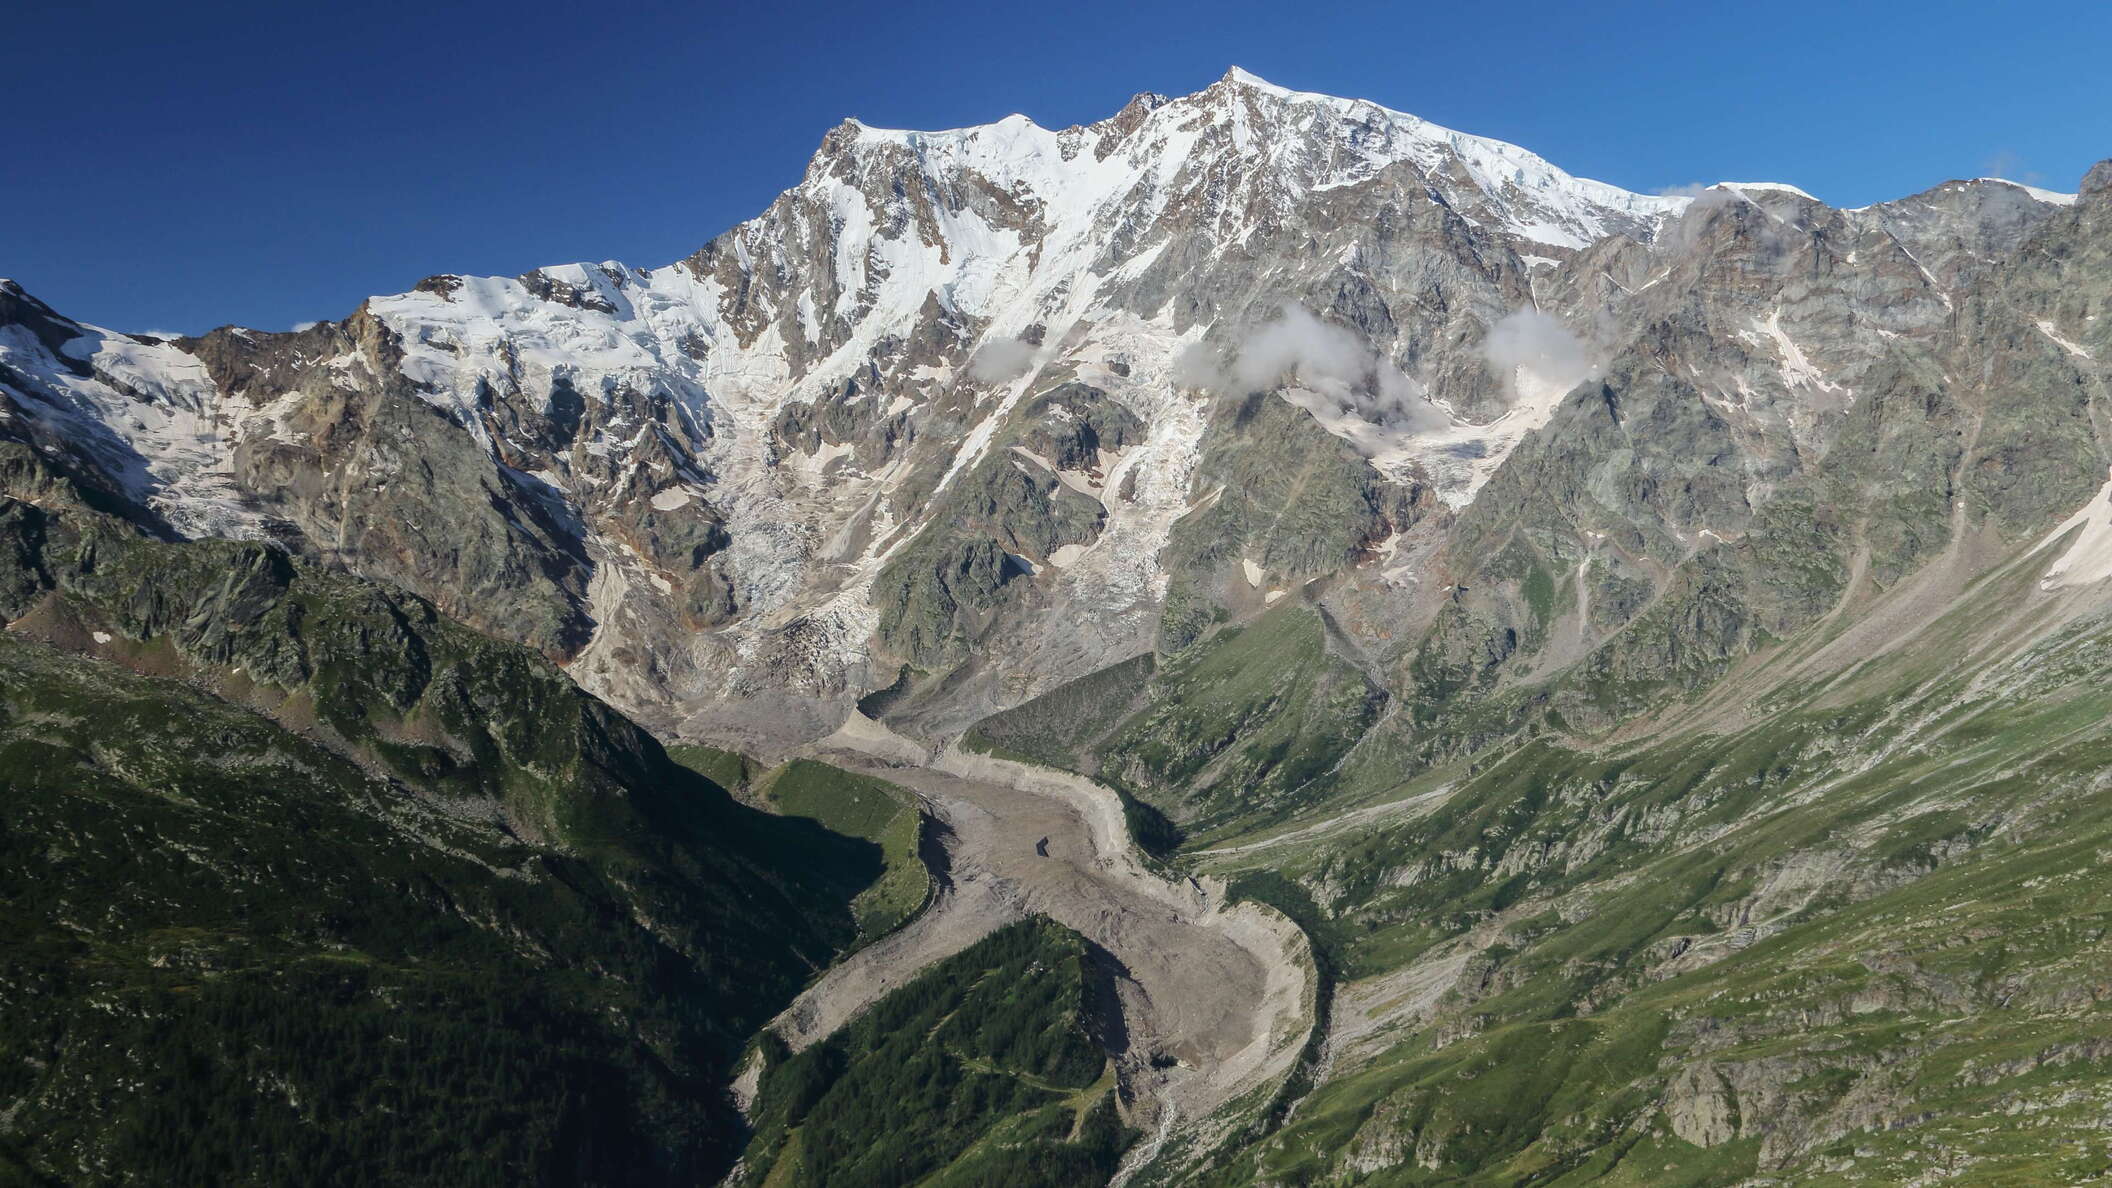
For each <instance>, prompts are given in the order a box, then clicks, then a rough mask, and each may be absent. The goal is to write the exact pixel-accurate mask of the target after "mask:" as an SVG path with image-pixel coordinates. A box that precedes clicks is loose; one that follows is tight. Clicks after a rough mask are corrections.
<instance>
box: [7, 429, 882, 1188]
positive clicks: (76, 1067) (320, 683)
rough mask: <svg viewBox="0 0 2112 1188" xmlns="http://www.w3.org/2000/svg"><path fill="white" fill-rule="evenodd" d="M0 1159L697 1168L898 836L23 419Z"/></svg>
mask: <svg viewBox="0 0 2112 1188" xmlns="http://www.w3.org/2000/svg"><path fill="white" fill-rule="evenodd" d="M0 471H4V473H5V476H6V487H5V497H0V559H4V562H0V617H4V618H6V619H7V620H8V622H9V630H8V631H7V632H5V633H4V634H0V669H4V679H0V850H4V851H5V855H6V859H5V861H4V862H0V869H4V871H5V873H4V874H0V896H4V899H5V902H6V905H7V911H6V913H5V922H4V928H5V931H6V934H7V939H6V943H5V944H4V945H0V1036H4V1037H5V1038H4V1043H0V1051H4V1053H5V1056H4V1058H0V1080H4V1084H5V1088H4V1089H0V1093H4V1094H5V1095H6V1096H7V1098H8V1099H9V1102H10V1106H9V1108H8V1109H7V1112H6V1121H5V1123H4V1125H0V1172H4V1173H5V1175H4V1178H6V1179H8V1180H9V1181H10V1182H14V1181H20V1182H25V1183H32V1184H36V1183H47V1182H49V1183H89V1182H93V1183H105V1182H107V1183H141V1184H147V1183H202V1182H215V1183H250V1184H280V1183H288V1182H300V1183H316V1184H325V1183H340V1182H342V1183H355V1182H357V1183H370V1182H373V1181H374V1179H375V1178H377V1177H379V1178H383V1179H389V1180H392V1181H397V1182H424V1183H439V1182H447V1183H492V1184H518V1183H549V1184H559V1183H564V1184H582V1183H584V1184H643V1183H666V1184H694V1183H698V1182H700V1181H703V1180H708V1179H710V1178H712V1177H714V1176H715V1175H716V1174H718V1172H719V1171H721V1170H723V1169H724V1167H725V1166H727V1164H729V1163H730V1162H731V1160H732V1158H733V1156H734V1153H735V1150H736V1148H737V1144H738V1141H739V1137H740V1132H741V1126H740V1123H739V1120H738V1118H737V1117H736V1116H735V1114H734V1113H733V1107H732V1104H731V1101H730V1098H729V1097H728V1095H727V1092H726V1087H725V1085H726V1080H727V1078H728V1076H729V1075H730V1071H729V1070H730V1067H731V1063H732V1061H733V1059H734V1057H735V1056H736V1054H737V1053H738V1052H739V1050H740V1049H741V1047H742V1045H743V1044H744V1043H745V1042H746V1040H747V1038H748V1037H749V1035H750V1034H751V1033H752V1032H753V1031H754V1029H755V1028H756V1027H757V1026H759V1025H760V1024H761V1023H762V1022H763V1021H764V1020H766V1019H767V1018H768V1017H769V1016H770V1015H771V1014H772V1013H774V1012H775V1011H776V1010H777V1009H779V1008H780V1007H781V1006H782V1005H783V1004H784V1002H786V1001H788V1000H789V999H790V997H791V995H792V994H793V993H794V992H795V991H796V990H797V989H798V988H799V987H800V985H801V984H803V983H804V982H805V980H806V979H807V978H808V977H809V976H810V975H811V973H812V971H813V970H814V969H816V968H818V967H820V966H822V965H825V964H826V963H827V962H828V961H829V960H830V958H831V956H832V954H833V952H834V950H835V949H836V948H837V947H838V946H840V945H842V944H843V943H845V942H846V941H848V940H849V938H850V936H851V932H852V921H851V916H850V910H849V900H850V898H851V896H852V895H853V894H855V893H856V892H858V891H859V890H860V889H862V888H863V887H864V885H865V884H866V883H867V882H869V881H870V880H871V878H872V877H873V875H874V874H875V873H877V869H878V865H879V860H878V856H877V855H876V854H874V853H873V852H872V851H873V849H874V847H871V846H869V845H867V844H866V843H862V842H858V841H854V840H852V839H848V838H842V837H838V836H836V835H833V834H829V833H827V832H826V831H824V830H822V829H820V828H819V827H816V826H813V825H811V824H810V823H807V822H801V821H796V820H788V819H779V818H774V817H769V816H766V815H764V814H761V813H758V812H755V811H754V810H751V809H747V808H744V807H742V806H740V805H738V804H736V803H735V802H734V801H733V800H732V799H731V798H729V797H728V795H727V794H726V792H725V790H724V789H722V788H720V787H718V786H717V785H715V784H713V783H711V782H710V781H709V780H707V779H705V778H703V777H702V776H699V775H697V774H695V773H693V772H691V771H689V770H687V769H685V768H682V767H680V766H678V765H676V764H675V763H674V762H672V761H671V760H670V759H669V758H668V757H667V755H666V754H665V753H664V752H663V751H662V750H661V748H660V746H659V745H658V744H657V743H656V742H654V741H653V739H652V738H651V737H650V736H649V735H647V734H645V733H644V732H643V731H641V730H639V729H638V728H637V727H636V726H634V725H633V724H631V723H630V722H629V721H628V720H626V719H624V718H623V717H622V716H621V715H619V714H617V713H616V712H615V711H613V710H610V709H609V708H608V707H607V706H605V705H602V704H601V703H600V702H598V701H596V700H595V699H593V698H592V697H591V696H589V695H587V694H585V693H583V692H581V691H580V690H579V689H578V688H577V687H576V686H575V685H573V684H572V683H571V682H570V681H569V680H567V679H566V678H565V677H564V675H563V674H562V673H560V672H559V671H557V670H556V669H555V668H554V667H553V666H551V665H550V664H549V663H548V662H546V661H544V660H543V659H541V658H540V657H537V656H535V655H534V654H533V653H530V652H527V651H525V650H523V649H521V648H519V647H518V646H515V645H511V644H505V643H500V642H497V641H494V640H491V639H490V638H488V637H486V636H483V635H480V634H478V633H475V632H472V631H470V630H468V629H467V628H464V627H462V626H460V625H458V624H454V623H451V622H449V621H448V620H446V619H444V618H443V617H441V616H440V615H438V614H437V613H436V612H435V611H434V610H433V608H432V607H431V606H430V605H429V604H427V603H425V602H424V601H423V600H421V599H418V598H417V597H415V596H412V595H408V594H405V593H403V592H401V591H399V590H394V589H391V588H387V587H382V586H377V585H374V584H372V583H369V582H366V581H363V580H360V579H356V578H352V577H348V576H345V575H343V574H342V573H337V572H331V571H317V570H315V569H312V568H311V567H309V566H308V565H306V564H305V563H301V562H296V561H294V560H293V559H291V558H289V557H288V556H287V555H286V554H285V553H284V552H283V551H282V550H280V549H279V548H277V547H276V546H273V545H269V544H263V543H257V542H250V541H218V540H200V541H193V542H165V541H156V540H153V539H150V538H148V537H145V536H143V535H142V534H141V533H140V532H139V531H138V529H136V528H135V527H134V526H133V525H131V524H130V523H127V522H125V521H123V520H119V519H117V518H115V517H112V516H109V515H107V514H104V513H102V512H99V511H97V510H95V509H94V508H93V507H91V506H89V503H90V502H91V500H92V493H89V492H82V491H78V490H76V489H75V488H73V487H72V485H71V484H70V483H69V482H67V481H66V480H65V479H64V478H63V477H61V476H58V475H56V474H54V473H53V472H51V471H50V470H49V469H48V468H46V467H44V466H42V465H41V464H40V463H39V462H38V461H37V460H36V459H35V458H34V457H33V456H31V455H29V454H28V453H27V451H24V450H22V449H21V448H20V447H19V446H12V445H9V446H0Z"/></svg>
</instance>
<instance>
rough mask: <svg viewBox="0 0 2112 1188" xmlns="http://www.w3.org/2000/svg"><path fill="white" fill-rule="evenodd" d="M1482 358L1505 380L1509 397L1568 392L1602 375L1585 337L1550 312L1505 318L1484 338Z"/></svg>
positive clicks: (1524, 311) (1518, 312)
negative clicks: (1578, 335)
mask: <svg viewBox="0 0 2112 1188" xmlns="http://www.w3.org/2000/svg"><path fill="white" fill-rule="evenodd" d="M1481 357H1482V360H1483V361H1484V362H1486V363H1487V364H1488V365H1489V369H1490V370H1491V371H1493V372H1495V373H1496V375H1497V376H1498V377H1499V378H1501V379H1502V380H1503V383H1504V389H1505V393H1506V395H1508V396H1509V398H1510V399H1511V400H1512V401H1513V402H1516V401H1517V400H1518V399H1519V398H1520V397H1521V396H1532V395H1538V396H1544V395H1546V394H1547V393H1550V392H1552V393H1556V394H1560V393H1564V392H1567V391H1569V390H1570V389H1571V388H1574V387H1576V386H1577V385H1578V384H1581V383H1583V382H1584V381H1585V380H1588V379H1590V378H1592V377H1593V376H1595V375H1597V374H1598V373H1599V366H1600V365H1599V362H1598V360H1597V359H1595V358H1594V357H1593V354H1592V350H1591V348H1590V347H1589V346H1587V345H1586V344H1585V342H1584V340H1583V339H1581V338H1578V337H1577V336H1576V335H1575V334H1573V333H1571V332H1570V329H1569V327H1567V326H1565V325H1563V324H1562V323H1561V321H1560V320H1558V319H1556V318H1555V317H1553V316H1552V315H1550V314H1544V313H1541V312H1540V311H1539V310H1537V309H1520V310H1514V311H1512V312H1511V313H1508V314H1505V315H1504V316H1503V317H1501V318H1499V319H1497V321H1496V324H1495V325H1493V326H1491V327H1489V334H1488V337H1486V338H1484V339H1482V340H1481Z"/></svg>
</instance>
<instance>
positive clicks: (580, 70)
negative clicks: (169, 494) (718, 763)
mask: <svg viewBox="0 0 2112 1188" xmlns="http://www.w3.org/2000/svg"><path fill="white" fill-rule="evenodd" d="M1838 7H1839V8H1840V9H1841V11H1836V6H1835V5H1831V4H1811V3H1798V2H1794V0H1790V2H1783V0H1778V2H1776V3H1768V4H1760V5H1752V6H1748V5H1731V4H1716V3H1693V2H1691V0H1690V2H1689V3H1683V4H1663V3H1649V4H1645V3H1606V2H1599V3H1590V4H1586V3H1574V2H1572V3H1552V2H1539V0H1512V2H1510V3H1496V4H1489V3H1457V2H1453V3H1444V4H1429V3H1412V4H1371V3H1349V4H1327V3H1283V2H1281V0H1279V2H1276V3H1266V4H1258V3H1244V2H1229V0H1212V2H1209V3H1194V4H1160V5H1146V6H1133V5H1131V4H1127V3H1103V2H1099V0H1092V2H1086V3H1048V2H1043V3H1038V4H1033V5H1028V6H1019V7H1010V6H1006V5H1002V4H991V3H974V2H970V3H961V2H959V0H955V2H952V3H942V4H886V5H883V4H872V5H854V4H847V3H788V2H783V0H780V2H778V3H755V4H743V5H733V4H691V5H683V4H672V3H655V4H626V3H621V2H620V0H618V2H612V3H607V4H595V3H593V2H592V0H589V2H587V3H563V4H557V3H546V2H543V0H516V2H514V3H508V4H496V3H492V4H487V3H471V4H458V5H446V4H444V3H436V4H431V5H428V4H399V3H394V2H391V0H378V2H376V3H370V4H366V5H344V4H290V3H284V2H276V3H269V4H265V3H246V2H232V3H220V4H214V5H197V6H192V5H179V4H171V3H168V0H156V2H154V3H143V2H137V0H135V2H130V3H97V2H94V0H83V2H77V3H71V4H39V5H34V6H32V5H28V4H21V5H14V6H12V8H11V11H10V12H9V13H8V15H7V17H6V19H5V21H4V24H0V29H4V34H5V37H6V39H7V41H8V43H9V53H8V55H7V84H6V86H7V90H8V92H9V97H10V102H9V103H8V104H7V113H6V118H5V121H4V125H0V126H4V127H5V129H6V148H5V152H4V155H0V161H4V162H5V164H4V165H0V276H12V277H14V278H16V279H17V280H19V281H21V282H22V283H23V284H24V285H26V286H27V287H28V288H29V289H30V291H31V292H34V293H36V294H38V295H40V296H42V297H43V298H44V299H45V300H47V301H49V302H51V303H52V304H54V305H56V306H57V307H58V308H59V309H60V310H61V311H62V312H65V313H69V314H71V315H73V316H75V317H78V318H82V319H84V320H88V321H94V322H99V323H101V324H104V325H108V326H114V327H117V328H120V329H135V330H146V329H169V330H178V331H197V330H202V329H205V328H207V327H210V326H213V325H218V324H221V323H224V322H236V323H240V324H244V325H253V326H262V327H266V328H272V329H280V328H284V327H286V326H288V325H290V324H292V323H294V322H297V321H304V320H308V319H314V318H326V317H337V316H341V315H343V314H344V313H346V312H348V311H349V310H350V309H351V308H352V307H353V306H354V305H355V304H357V303H358V301H359V300H360V298H362V297H363V296H365V295H367V294H369V293H379V292H397V291H401V290H402V289H404V288H406V287H408V286H409V285H411V284H412V283H414V282H416V281H417V280H418V279H419V278H420V277H423V276H426V275H429V274H432V273H437V272H471V273H506V274H512V273H519V272H523V271H526V270H527V269H529V268H532V267H535V266H538V265H541V264H550V263H559V262H564V261H569V260H582V259H585V260H600V259H620V260H624V261H627V262H630V263H635V264H640V265H646V266H651V265H658V264H663V263H666V262H668V261H670V260H673V259H676V258H678V257H680V256H683V255H686V254H687V253H689V252H690V251H692V250H694V249H695V248H696V247H697V246H698V245H699V244H701V243H703V242H704V241H705V240H706V239H708V238H710V237H711V236H712V235H713V234H715V233H717V232H718V231H720V230H723V229H724V228H726V227H727V226H729V225H731V224H733V223H735V222H738V221H739V220H741V219H743V218H746V217H748V216H749V215H751V214H753V213H755V212H756V211H758V210H760V209H761V208H762V207H763V206H764V205H765V204H766V203H768V201H769V200H770V198H771V197H772V195H774V194H775V193H776V192H777V191H779V190H781V189H783V188H785V187H786V186H788V185H790V184H792V183H793V182H794V181H796V180H797V179H798V177H799V174H800V169H801V167H802V165H803V164H804V162H805V160H806V158H807V156H808V154H809V153H811V152H812V151H813V149H814V147H815V145H816V144H817V143H818V142H819V140H820V138H821V135H822V133H823V132H824V131H826V130H827V129H828V128H829V127H830V126H831V125H833V124H834V123H836V122H837V121H838V120H839V119H841V118H842V117H844V116H846V115H855V116H857V117H859V118H860V119H863V120H864V121H865V122H867V123H869V124H874V125H879V126H883V127H912V128H944V127H956V126H959V125H962V124H970V123H982V122H986V121H989V120H993V119H996V118H998V117H1001V116H1004V115H1006V114H1008V113H1010V112H1014V111H1020V112H1025V113H1026V114H1027V115H1029V116H1031V117H1033V118H1034V119H1035V120H1036V121H1037V122H1039V123H1041V124H1043V125H1045V126H1048V127H1062V126H1065V125H1067V124H1072V123H1082V122H1088V121H1091V120H1094V119H1097V118H1100V117H1103V116H1106V115H1108V114H1110V113H1112V112H1114V111H1115V110H1116V109H1117V108H1119V107H1120V106H1121V105H1122V103H1123V102H1124V101H1125V100H1126V99H1127V98H1128V97H1129V96H1130V95H1131V94H1132V93H1134V92H1137V91H1142V90H1156V91H1163V92H1166V93H1168V94H1183V93H1186V92H1189V91H1193V90H1197V89H1199V88H1201V87H1203V86H1206V85H1208V84H1209V83H1210V81H1211V80H1213V79H1214V78H1216V77H1217V76H1218V75H1219V74H1221V73H1223V71H1224V69H1225V67H1226V66H1227V65H1229V64H1233V63H1237V64H1239V65H1241V66H1244V67H1246V68H1247V69H1249V70H1252V71H1254V72H1255V73H1257V74H1259V75H1261V76H1262V77H1264V78H1267V79H1269V80H1271V81H1272V82H1277V83H1281V84H1283V85H1285V86H1291V87H1297V88H1299V89H1303V90H1314V91H1326V92H1329V93H1333V94H1338V95H1349V96H1355V97H1361V98H1368V99H1373V100H1376V101H1378V102H1380V103H1383V104H1385V105H1387V106H1389V107H1394V108H1398V109H1401V110H1404V111H1411V112H1414V113H1416V114H1418V115H1421V116H1423V117H1425V118H1427V119H1430V120H1434V121H1436V122H1438V123H1440V124H1445V125H1448V126H1451V127H1454V128H1458V129H1460V130H1462V131H1467V132H1474V133H1479V134H1482V135H1488V136H1496V137H1500V138H1502V139H1505V140H1511V141H1515V142H1517V143H1519V144H1522V145H1525V146H1526V147H1527V148H1530V149H1532V150H1534V151H1535V152H1538V153H1540V154H1541V155H1542V156H1545V157H1547V158H1548V159H1550V160H1552V161H1553V162H1555V163H1556V164H1557V165H1560V166H1562V167H1563V168H1565V169H1568V170H1570V171H1571V172H1573V173H1579V174H1583V175H1586V176H1592V177H1598V178H1602V179H1604V180H1606V181H1610V182H1614V183H1616V184H1619V185H1623V186H1627V187H1629V188H1631V189H1637V190H1646V191H1647V190H1656V189H1660V188H1664V187H1668V186H1675V185H1681V184H1685V183H1692V182H1704V183H1705V182H1710V181H1716V180H1724V179H1728V180H1736V181H1757V180H1771V181H1788V182H1793V183H1795V184H1797V185H1800V186H1803V187H1804V188H1805V189H1808V190H1810V191H1812V192H1813V193H1815V194H1817V195H1818V196H1819V197H1821V198H1824V199H1826V200H1827V201H1829V202H1832V203H1834V204H1836V205H1843V206H1853V205H1860V204H1863V203H1866V202H1872V201H1877V200H1881V199H1884V198H1890V197H1896V196H1898V195H1901V194H1906V193H1910V192H1913V191H1915V190H1918V189H1922V188H1924V187H1927V186H1929V185H1933V184H1935V183H1937V182H1940V181H1943V180H1945V179H1947V178H1951V177H1961V176H1966V177H1970V176H1976V175H1979V174H1982V173H1985V172H1989V171H1990V170H1999V171H2001V172H2003V173H2005V174H2007V175H2008V176H2011V177H2015V178H2017V179H2018V180H2027V181H2037V182H2039V183H2040V184H2045V185H2048V186H2050V187H2054V188H2059V189H2073V188H2074V183H2075V181H2076V179H2077V178H2078V177H2079V176H2080V175H2081V173H2082V171H2083V170H2084V169H2085V168H2087V167H2088V166H2089V165H2090V163H2091V162H2092V161H2094V160H2096V159H2098V158H2099V157H2103V156H2106V155H2112V89H2108V84H2107V75H2106V73H2105V62H2104V51H2105V47H2106V46H2108V45H2112V4H2107V3H2105V2H2104V0H2082V2H2061V3H2042V4H2012V5H2008V6H2000V5H1985V4H1967V3H1950V2H1946V0H1930V2H1924V3H1908V2H1906V0H1898V2H1895V3H1885V4H1846V5H1841V6H1838ZM428 9H434V10H436V11H428ZM597 9H605V10H604V11H597Z"/></svg>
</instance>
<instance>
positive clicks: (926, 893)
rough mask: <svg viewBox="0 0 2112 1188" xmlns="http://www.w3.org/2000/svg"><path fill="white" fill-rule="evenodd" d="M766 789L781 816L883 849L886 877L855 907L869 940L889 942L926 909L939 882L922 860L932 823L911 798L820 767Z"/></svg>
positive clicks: (784, 773)
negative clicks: (934, 883) (882, 938)
mask: <svg viewBox="0 0 2112 1188" xmlns="http://www.w3.org/2000/svg"><path fill="white" fill-rule="evenodd" d="M761 786H762V789H763V796H764V798H765V800H767V801H768V803H769V804H770V806H771V807H772V808H774V809H775V810H777V811H778V812H780V813H783V814H785V815H787V816H791V817H804V818H806V819H808V820H810V821H815V822H817V823H819V824H820V825H822V826H823V827H824V828H826V829H828V830H830V831H831V832H834V833H838V834H841V835H843V836H845V837H855V838H862V839H864V840H865V841H868V842H871V843H873V844H874V845H875V846H878V847H879V850H880V861H881V863H882V866H883V869H882V871H881V873H880V877H879V878H877V879H874V880H873V881H872V883H871V885H870V886H868V887H866V888H865V890H863V891H861V892H859V893H858V898H857V899H855V900H853V901H852V902H851V911H852V913H853V914H854V915H855V916H856V917H857V919H858V935H859V937H860V939H861V940H872V939H874V938H876V937H880V936H883V935H885V934H887V933H888V932H891V931H893V930H894V929H895V928H897V927H899V926H900V925H901V924H902V923H903V922H904V921H906V920H908V919H909V918H910V917H911V916H914V915H916V914H917V912H919V911H921V910H922V909H923V907H924V902H925V900H926V899H927V898H929V897H930V895H931V875H930V872H929V871H927V870H926V869H925V867H924V862H923V860H922V858H921V857H920V856H919V854H918V847H919V845H920V843H921V842H922V841H923V837H924V817H923V814H922V813H921V812H920V811H919V810H918V808H917V803H916V800H915V798H914V797H913V796H911V795H910V793H909V792H908V791H906V790H905V789H902V788H898V787H896V786H895V785H893V784H890V783H888V782H886V781H885V780H877V779H874V778H872V777H871V776H863V775H859V774H857V773H856V772H850V771H845V770H843V769H842V768H840V767H834V766H831V765H829V764H826V763H822V762H819V761H817V760H813V759H795V760H793V761H792V762H790V763H787V764H785V765H784V766H783V767H780V768H778V769H776V770H775V771H772V772H770V773H769V774H768V775H767V776H765V777H763V779H762V781H761Z"/></svg>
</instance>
